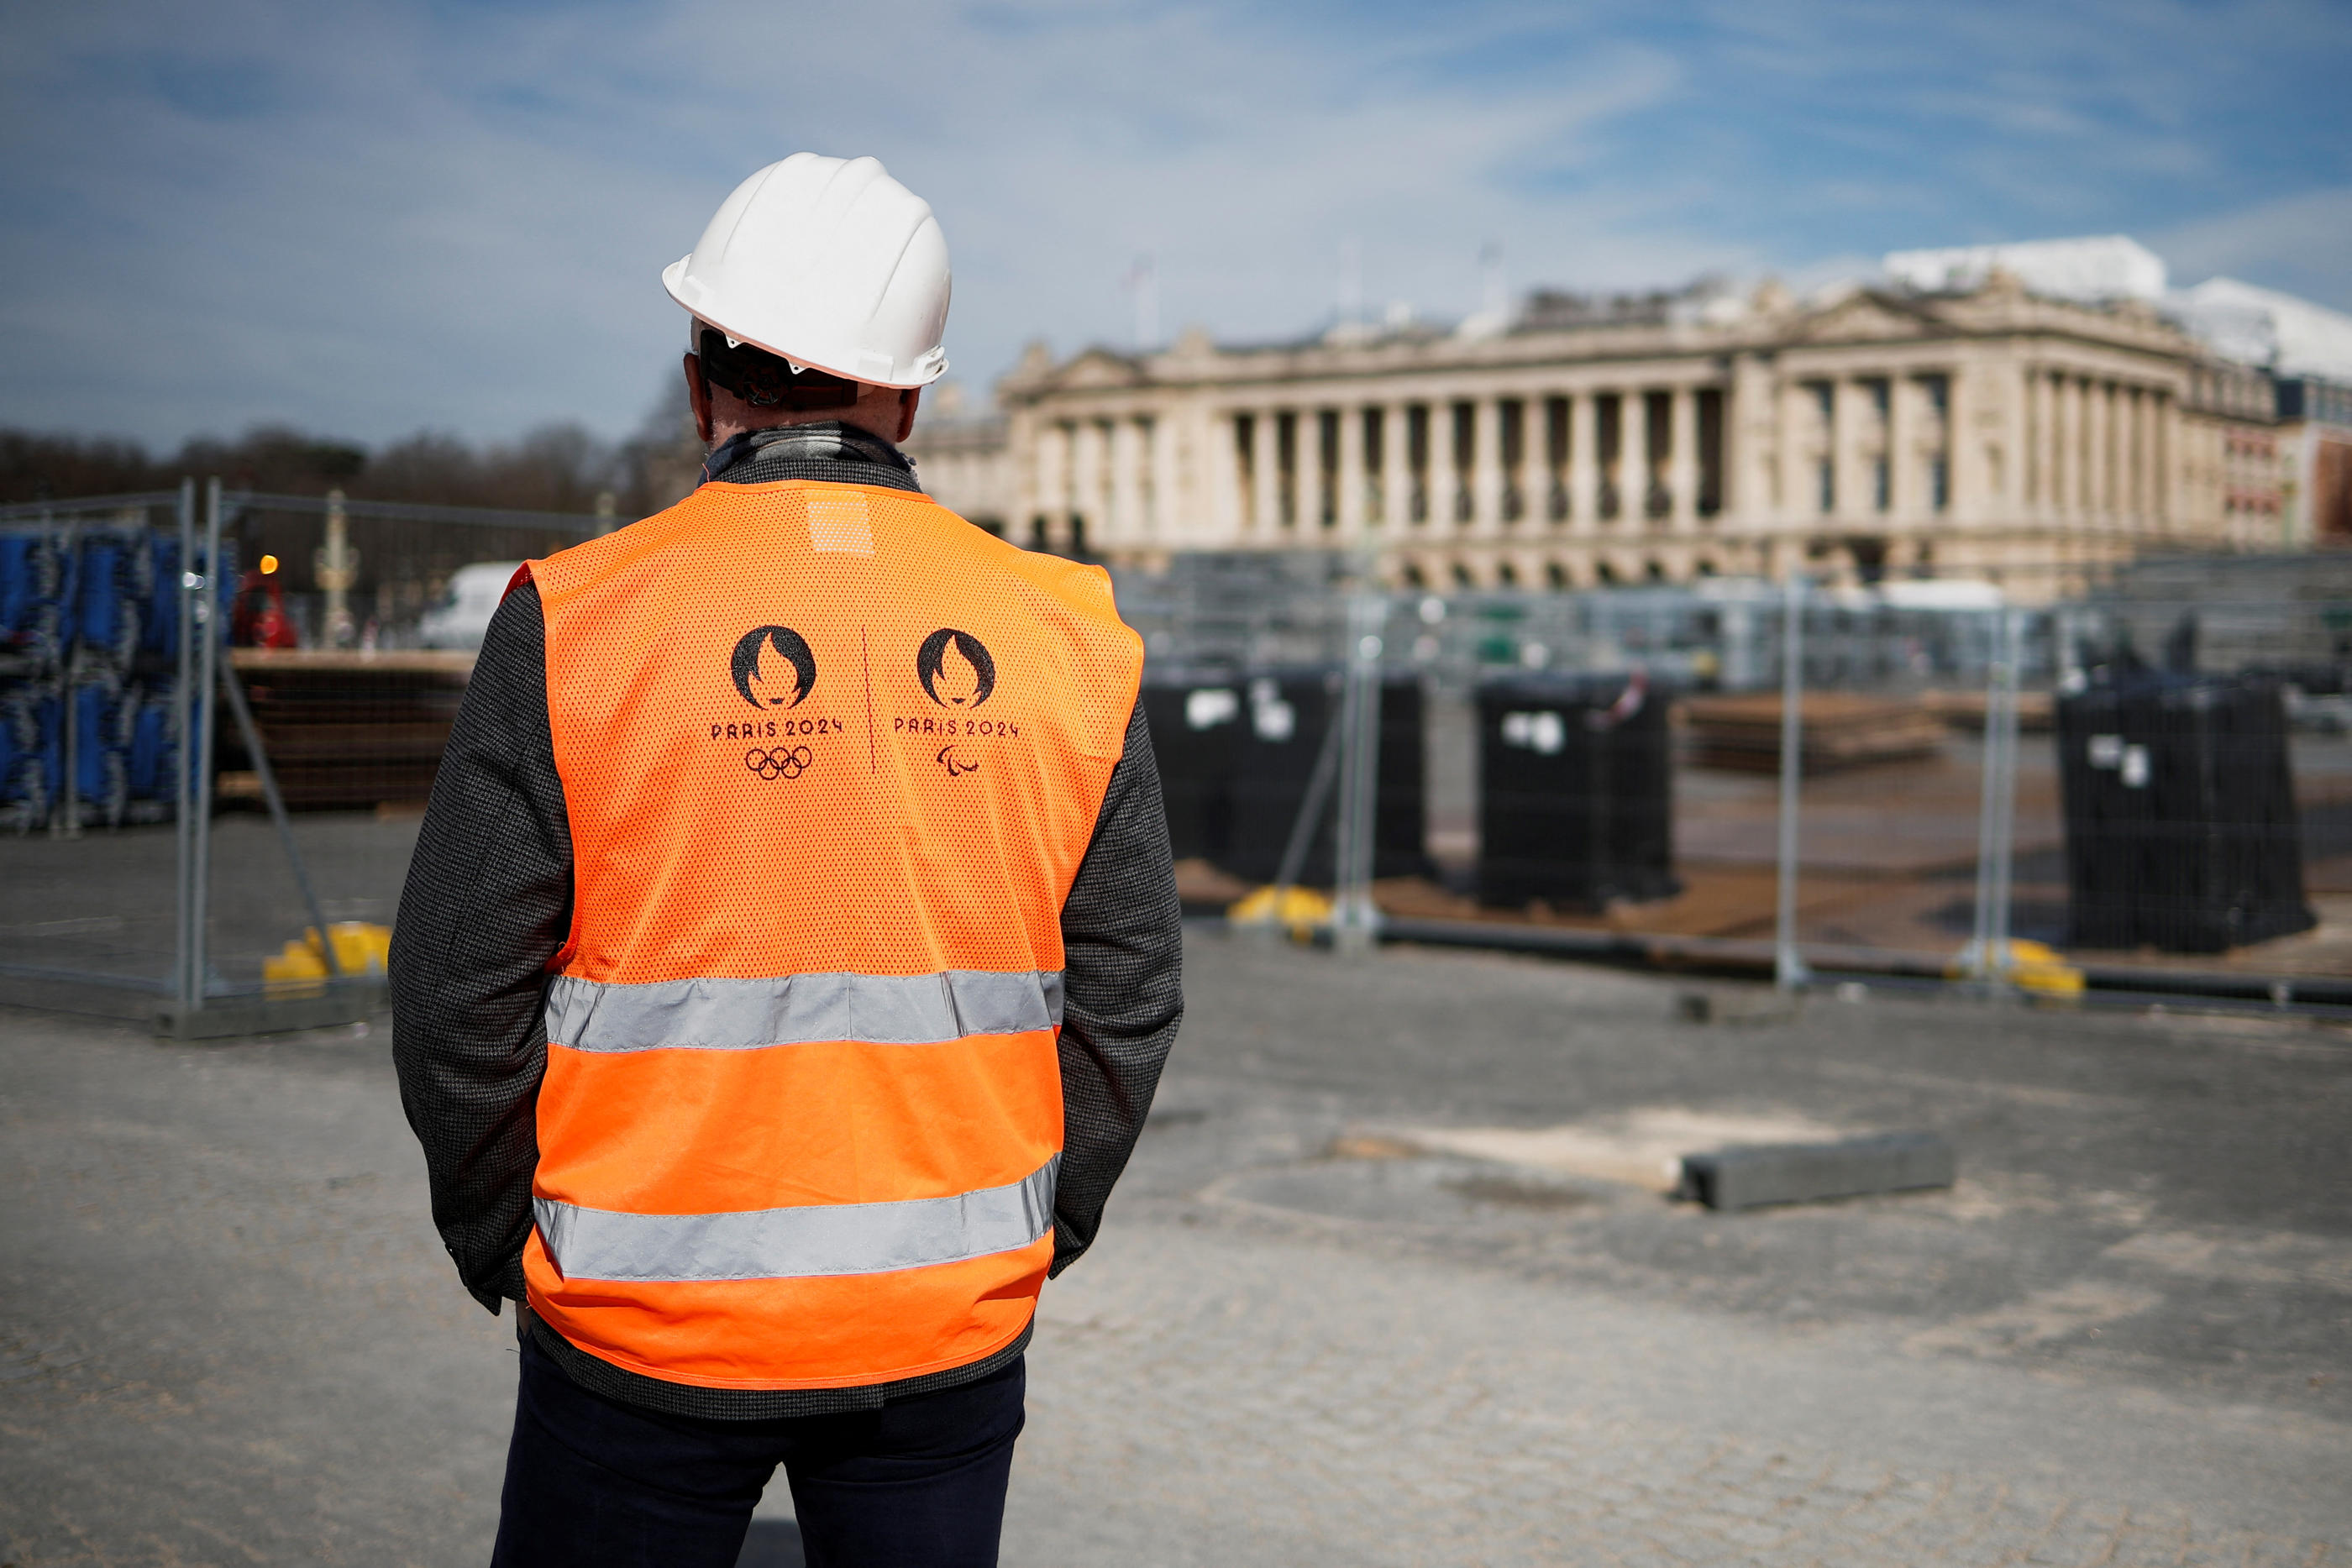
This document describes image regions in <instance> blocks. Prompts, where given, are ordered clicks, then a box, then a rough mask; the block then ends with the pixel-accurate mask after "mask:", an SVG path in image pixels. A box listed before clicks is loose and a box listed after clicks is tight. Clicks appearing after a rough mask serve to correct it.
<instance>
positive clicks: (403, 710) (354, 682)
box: [219, 648, 474, 810]
mask: <svg viewBox="0 0 2352 1568" xmlns="http://www.w3.org/2000/svg"><path fill="white" fill-rule="evenodd" d="M231 657H232V658H233V659H234V661H235V663H236V671H237V674H239V675H240V676H242V677H243V678H244V681H245V688H246V695H247V698H248V699H249V700H250V701H251V702H252V704H253V717H254V723H255V725H256V726H257V727H258V728H259V729H260V731H261V744H262V746H263V747H265V748H266V749H267V750H268V753H269V765H270V767H271V768H274V769H275V770H276V772H277V775H278V789H280V790H281V791H283V792H284V794H285V797H286V803H287V805H289V807H293V808H296V809H298V810H299V809H301V808H304V807H309V808H311V809H313V810H317V809H320V808H328V807H355V806H384V805H422V804H423V803H424V802H425V798H426V797H427V796H429V795H430V794H431V793H432V791H433V776H434V773H435V772H436V770H437V769H438V768H439V767H440V765H441V751H442V748H443V747H446V745H447V744H448V742H449V726H450V724H451V723H452V722H453V721H454V720H455V719H456V718H457V704H458V703H459V701H460V700H462V699H463V697H464V696H465V695H466V682H467V678H468V677H469V676H471V675H472V674H473V670H474V655H473V654H471V653H450V652H442V651H437V650H426V649H401V650H387V651H383V652H368V651H364V650H349V651H345V650H329V649H314V648H299V649H298V648H238V649H236V650H235V651H234V652H233V653H232V654H231ZM219 745H220V761H221V766H222V767H223V768H225V769H226V770H227V771H225V772H224V773H223V775H222V778H221V793H222V794H223V795H224V796H226V797H228V798H230V799H235V798H236V797H238V796H241V795H242V796H254V795H257V794H258V793H259V788H260V786H259V780H258V779H257V777H256V776H255V774H254V772H253V760H252V758H249V757H247V756H246V755H245V747H244V746H243V744H242V743H241V742H240V740H239V738H238V736H237V733H236V726H235V725H234V724H232V723H229V722H227V720H226V716H223V721H222V723H221V727H220V733H219Z"/></svg>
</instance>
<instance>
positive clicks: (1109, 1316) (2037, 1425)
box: [0, 932, 2352, 1568]
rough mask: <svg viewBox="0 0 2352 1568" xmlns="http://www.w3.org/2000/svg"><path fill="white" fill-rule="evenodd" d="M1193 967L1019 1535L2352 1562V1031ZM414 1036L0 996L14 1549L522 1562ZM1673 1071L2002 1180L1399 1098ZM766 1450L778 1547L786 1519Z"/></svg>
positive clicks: (1028, 1479) (1431, 1559)
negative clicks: (1662, 1187)
mask: <svg viewBox="0 0 2352 1568" xmlns="http://www.w3.org/2000/svg"><path fill="white" fill-rule="evenodd" d="M1189 963H1190V985H1189V990H1190V994H1191V997H1192V1017H1191V1020H1190V1022H1189V1023H1188V1025H1187V1028H1186V1031H1185V1035H1184V1038H1183V1040H1182V1041H1181V1043H1180V1045H1179V1048H1178V1057H1177V1060H1176V1061H1175V1063H1174V1064H1173V1066H1172V1068H1171V1073H1170V1076H1169V1079H1168V1081H1167V1082H1166V1084H1165V1086H1164V1088H1163V1092H1162V1094H1161V1097H1160V1104H1159V1107H1158V1108H1157V1111H1156V1113H1155V1116H1154V1121H1153V1124H1152V1127H1151V1130H1150V1131H1149V1132H1148V1133H1147V1134H1146V1136H1145V1139H1144V1142H1143V1145H1142V1147H1141V1149H1140V1150H1139V1154H1138V1156H1137V1159H1136V1162H1135V1165H1134V1166H1133V1167H1132V1169H1131V1171H1130V1174H1129V1179H1128V1181H1127V1183H1126V1184H1125V1186H1123V1187H1122V1188H1121V1190H1120V1193H1119V1195H1118V1197H1117V1198H1115V1199H1114V1202H1113V1205H1112V1208H1111V1212H1110V1216H1109V1221H1108V1226H1107V1231H1106V1236H1105V1239H1103V1241H1102V1243H1101V1244H1100V1245H1099V1246H1098V1247H1097V1249H1096V1251H1095V1252H1094V1253H1093V1254H1092V1255H1090V1256H1089V1257H1087V1259H1086V1260H1083V1261H1082V1262H1081V1263H1080V1264H1079V1265H1078V1266H1077V1267H1076V1268H1075V1269H1074V1270H1072V1271H1071V1272H1070V1273H1068V1274H1067V1275H1066V1276H1065V1277H1064V1278H1063V1279H1062V1280H1061V1281H1056V1282H1055V1284H1054V1285H1052V1286H1051V1287H1049V1289H1048V1291H1047V1293H1046V1296H1045V1302H1044V1306H1043V1309H1042V1313H1041V1324H1040V1328H1039V1332H1038V1334H1037V1337H1036V1341H1035V1346H1034V1350H1033V1352H1032V1354H1031V1356H1030V1367H1031V1390H1032V1392H1031V1403H1030V1424H1029V1427H1028V1431H1027V1433H1026V1435H1025V1436H1024V1438H1023V1440H1022V1445H1021V1448H1020V1452H1019V1458H1018V1460H1017V1463H1016V1467H1015V1470H1014V1477H1013V1495H1012V1500H1011V1507H1010V1517H1009V1521H1008V1525H1007V1531H1006V1542H1005V1561H1006V1562H1007V1563H1015V1564H1028V1563H1039V1564H1043V1563H1137V1564H1194V1563H1202V1564H1206V1563H1221V1564H1223V1563H1237V1564H1255V1563H1265V1564H1293V1563H1297V1564H1321V1563H1333V1564H1339V1563H1380V1564H1387V1563H1495V1564H1503V1563H2305V1564H2309V1563H2341V1562H2346V1561H2347V1560H2352V1354H2347V1351H2352V1200H2347V1178H2352V1135H2347V1130H2352V1034H2348V1033H2347V1032H2346V1031H2344V1030H2339V1029H2335V1028H2330V1027H2323V1026H2315V1025H2311V1024H2307V1023H2301V1022H2296V1021H2292V1020H2285V1019H2200V1018H2193V1017H2187V1016H2180V1015H2172V1016H2165V1017H2149V1016H2147V1015H2130V1016H2119V1015H2102V1014H2095V1013H2084V1014H2080V1015H2076V1014H2069V1013H2053V1012H2042V1011H2030V1010H2012V1009H1988V1008H1984V1007H1980V1006H1977V1005H1972V1004H1963V1003H1956V1002H1950V1001H1935V1000H1922V999H1913V998H1902V997H1890V996H1887V995H1885V994H1882V993H1872V994H1871V995H1870V996H1869V998H1867V999H1864V1000H1862V1001H1859V1002H1853V1003H1846V1002H1840V1001H1837V1000H1833V999H1816V1000H1814V1001H1813V1002H1812V1003H1811V1005H1809V1007H1808V1008H1807V1009H1805V1010H1804V1012H1803V1013H1802V1014H1801V1016H1799V1017H1797V1018H1795V1019H1786V1020H1783V1021H1780V1022H1773V1023H1763V1024H1754V1025H1746V1026H1739V1025H1727V1024H1716V1025H1696V1024H1690V1023H1685V1022H1680V1021H1677V1020H1676V1019H1675V1017H1674V1009H1673V1007H1672V998H1673V993H1674V991H1675V983H1674V982H1672V981H1669V980H1666V979H1662V978H1659V977H1649V976H1636V975H1628V974H1621V973H1614V972H1610V971H1604V970H1596V969H1592V968H1585V967H1571V966H1565V965H1551V964H1545V963H1540V962H1534V961H1522V960H1516V959H1506V958H1499V957H1490V956H1477V955H1469V954H1446V953H1434V952H1415V951H1411V950H1402V949H1391V950H1390V951H1389V952H1387V953H1385V954H1384V955H1382V956H1381V957H1380V958H1379V959H1378V960H1377V961H1374V962H1371V963H1369V964H1360V965H1350V964H1346V963H1343V962H1341V961H1339V960H1338V959H1335V958H1334V957H1332V956H1329V955H1328V954H1321V953H1316V952H1311V951H1306V950H1301V949H1294V948H1288V947H1283V946H1264V945H1262V944H1258V943H1254V942H1249V941H1244V940H1240V939H1235V938H1230V937H1226V936H1222V935H1214V934H1210V933H1206V932H1202V933H1199V934H1196V936H1195V938H1194V940H1193V942H1192V947H1191V951H1190V955H1189ZM387 1042H388V1025H386V1024H385V1023H384V1022H383V1021H382V1020H379V1021H378V1022H377V1023H376V1024H375V1025H374V1026H373V1029H372V1030H370V1031H369V1032H368V1033H366V1034H364V1035H361V1034H358V1033H356V1032H355V1031H352V1030H341V1031H335V1032H332V1033H320V1034H316V1035H310V1036H299V1037H287V1038H280V1039H276V1040H260V1041H245V1042H232V1043H227V1044H222V1045H215V1046H201V1047H192V1046H165V1045H162V1044H158V1043H156V1042H154V1041H152V1040H148V1039H146V1038H144V1037H143V1036H142V1035H141V1034H139V1033H137V1032H135V1031H133V1030H130V1029H128V1028H125V1027H123V1026H121V1025H119V1024H114V1023H110V1022H105V1021H102V1020H93V1019H67V1018H60V1017H58V1016H54V1015H48V1014H41V1013H35V1012H30V1011H25V1010H7V1009H0V1173H5V1174H0V1183H5V1185H4V1186H0V1192H5V1195H6V1197H5V1202H0V1564H16V1565H18V1568H34V1565H35V1564H40V1565H48V1564H65V1563H110V1564H150V1563H153V1564H167V1563H385V1564H404V1563H418V1564H443V1563H451V1564H456V1563H480V1562H482V1561H485V1560H486V1558H487V1555H488V1542H489V1539H490V1535H491V1532H492V1530H493V1528H494V1524H495V1518H496V1508H497V1493H498V1486H499V1466H500V1458H501V1454H502V1450H503V1445H504V1437H505V1429H506V1425H507V1421H508V1418H509V1401H510V1398H511V1390H512V1383H513V1373H514V1365H515V1363H514V1359H513V1350H512V1342H511V1338H510V1330H509V1325H508V1324H507V1323H506V1322H503V1321H499V1320H493V1319H491V1318H489V1317H488V1316H487V1315H486V1314H484V1313H482V1312H480V1311H479V1309H478V1308H477V1307H475V1306H474V1305H473V1304H472V1302H471V1301H468V1300H467V1298H466V1297H465V1296H464V1295H463V1294H462V1293H461V1292H460V1291H458V1290H457V1286H456V1284H455V1282H454V1281H453V1280H452V1279H451V1277H450V1275H449V1272H448V1269H447V1265H446V1260H445V1258H444V1256H443V1254H442V1252H441V1250H440V1248H439V1245H438V1243H437V1241H436V1239H435V1238H434V1236H433V1234H432V1231H431V1228H430V1226H429V1224H428V1222H427V1220H426V1217H425V1200H424V1193H423V1182H422V1176H421V1171H420V1168H419V1161H418V1158H417V1155H416V1153H415V1147H414V1145H413V1144H412V1143H411V1142H410V1140H409V1137H408V1134H407V1131H406V1129H405V1127H404V1124H402V1121H401V1118H400V1112H399V1107H398V1103H397V1101H396V1099H395V1098H394V1085H393V1081H392V1075H391V1071H390V1069H389V1066H388V1064H387V1061H386V1060H385V1050H384V1048H385V1046H386V1044H387ZM1661 1110H1669V1111H1674V1112H1676V1113H1682V1112H1688V1113H1719V1114H1736V1115H1741V1116H1750V1117H1780V1118H1790V1117H1801V1118H1804V1119H1807V1120H1809V1121H1811V1122H1812V1123H1815V1124H1823V1125H1829V1126H1834V1127H1841V1128H1846V1127H1850V1128H1854V1129H1868V1128H1880V1127H1927V1128H1933V1129H1935V1130H1937V1131H1939V1132H1942V1133H1944V1134H1947V1135H1948V1136H1949V1137H1950V1138H1951V1139H1952V1140H1953V1141H1954V1142H1955V1144H1956V1145H1958V1149H1959V1152H1960V1158H1961V1167H1962V1180H1961V1182H1960V1184H1959V1186H1957V1187H1956V1188H1954V1189H1953V1190H1951V1191H1949V1192H1945V1193H1933V1194H1917V1195H1908V1196H1897V1197H1879V1198H1867V1199H1857V1200H1852V1201H1848V1202H1843V1203H1836V1204H1826V1205H1818V1206H1810V1207H1791V1208H1786V1209H1779V1210H1771V1211H1763V1212H1758V1213H1752V1214H1747V1215H1737V1216H1728V1215H1713V1214H1708V1213H1706V1212H1704V1211H1699V1210H1696V1209H1693V1208H1691V1207H1687V1206H1681V1205H1675V1204H1672V1203H1669V1202H1667V1201H1665V1200H1664V1199H1663V1198H1661V1197H1658V1196H1656V1195H1655V1194H1654V1193H1651V1192H1647V1191H1643V1190H1642V1189H1641V1188H1639V1187H1637V1186H1624V1185H1618V1184H1615V1183H1612V1182H1607V1181H1602V1180H1599V1179H1594V1178H1592V1177H1591V1176H1580V1175H1577V1174H1574V1173H1573V1172H1563V1171H1561V1170H1558V1169H1551V1170H1536V1169H1520V1168H1516V1167H1511V1166H1497V1165H1492V1164H1483V1163H1480V1162H1479V1161H1476V1160H1473V1159H1469V1158H1465V1157H1464V1156H1462V1155H1459V1154H1451V1155H1428V1154H1421V1153H1416V1152H1415V1145H1413V1143H1412V1136H1411V1134H1412V1130H1413V1129H1422V1130H1424V1131H1426V1130H1429V1129H1446V1128H1452V1129H1457V1130H1458V1129H1464V1128H1488V1129H1491V1128H1517V1129H1532V1128H1549V1127H1558V1126H1561V1125H1564V1124H1584V1125H1605V1124H1611V1123H1612V1118H1621V1117H1622V1116H1624V1115H1626V1114H1627V1113H1638V1112H1658V1111H1661ZM1441 1141H1442V1140H1441ZM1420 1146H1423V1147H1426V1146H1431V1145H1426V1144H1424V1145H1420ZM773 1490H774V1492H775V1493H776V1494H777V1496H776V1497H775V1498H772V1500H771V1501H770V1502H768V1503H763V1505H762V1510H761V1512H762V1521H761V1527H760V1533H759V1535H758V1536H757V1538H756V1540H755V1543H754V1546H753V1548H752V1550H751V1551H750V1552H747V1555H746V1562H747V1563H751V1562H754V1561H759V1562H769V1563H785V1562H791V1561H795V1560H796V1557H795V1555H794V1553H793V1549H792V1547H791V1544H790V1542H791V1531H790V1528H789V1525H788V1524H786V1523H785V1522H783V1521H785V1519H786V1518H788V1514H789V1509H788V1507H787V1506H785V1505H784V1504H783V1503H782V1500H781V1494H782V1485H781V1480H780V1481H779V1484H778V1485H777V1486H776V1488H775V1489H773Z"/></svg>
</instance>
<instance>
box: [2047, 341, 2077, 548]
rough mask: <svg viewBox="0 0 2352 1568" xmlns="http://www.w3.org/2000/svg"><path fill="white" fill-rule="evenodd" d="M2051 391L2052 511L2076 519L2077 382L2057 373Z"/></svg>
mask: <svg viewBox="0 0 2352 1568" xmlns="http://www.w3.org/2000/svg"><path fill="white" fill-rule="evenodd" d="M2047 381H2048V384H2049V389H2050V469H2049V474H2050V510H2051V514H2052V516H2053V517H2060V518H2064V517H2073V516H2074V502H2075V499H2076V497H2075V492H2074V486H2075V484H2076V475H2075V464H2074V431H2075V420H2074V377H2072V376H2069V375H2067V374H2065V373H2064V372H2063V371H2051V372H2050V374H2049V376H2048V378H2047Z"/></svg>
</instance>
